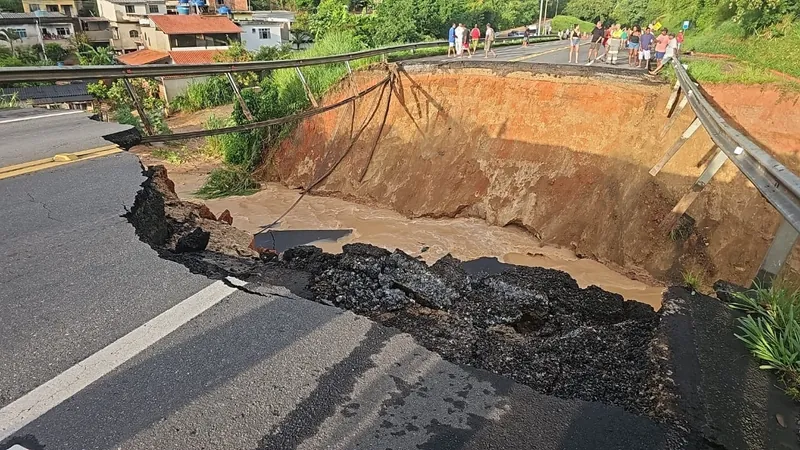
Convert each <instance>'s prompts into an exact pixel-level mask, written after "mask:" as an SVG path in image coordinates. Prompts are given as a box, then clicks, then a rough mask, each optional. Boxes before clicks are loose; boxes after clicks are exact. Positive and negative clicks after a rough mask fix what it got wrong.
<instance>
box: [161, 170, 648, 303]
mask: <svg viewBox="0 0 800 450" xmlns="http://www.w3.org/2000/svg"><path fill="white" fill-rule="evenodd" d="M171 177H172V178H173V180H174V181H175V182H176V189H177V191H178V195H179V196H180V197H181V198H183V199H187V200H192V196H191V192H192V191H193V190H194V186H195V183H194V182H193V181H190V180H186V179H182V178H183V177H181V176H180V175H178V174H173V175H171ZM298 195H299V194H298V192H297V191H296V190H292V189H289V188H286V187H284V186H283V185H281V184H278V183H265V184H264V185H263V189H262V190H261V191H260V192H258V193H256V194H254V195H251V196H247V197H228V198H222V199H215V200H205V201H204V202H205V204H206V205H207V206H208V207H209V208H211V210H212V211H213V212H215V213H220V212H222V211H223V210H225V209H228V210H230V212H231V214H232V215H233V217H234V223H233V224H234V226H236V227H237V228H240V229H242V230H245V231H247V232H249V233H253V234H255V233H257V232H259V231H260V230H261V228H262V227H263V226H264V225H266V224H269V223H272V222H273V221H274V220H275V219H276V218H278V217H279V216H280V215H281V214H282V213H283V212H284V211H286V210H287V209H288V208H289V206H291V204H292V203H294V201H295V200H297V197H298ZM195 200H196V199H195ZM274 229H276V230H329V229H352V230H353V231H352V233H350V234H348V235H347V236H345V237H343V238H341V239H339V240H337V241H333V242H332V241H318V242H314V245H316V246H318V247H320V248H322V249H323V250H324V251H326V252H330V253H339V252H341V250H342V246H343V245H344V244H347V243H352V242H364V243H369V244H373V245H376V246H379V247H384V248H387V249H390V250H393V249H395V248H399V249H400V250H403V251H404V252H406V253H408V254H410V255H413V256H420V257H421V258H422V259H424V260H425V261H426V262H427V263H429V264H433V262H435V261H436V260H438V259H439V258H441V257H442V256H444V255H446V254H447V253H450V254H452V255H453V256H455V257H456V258H459V259H461V260H471V259H477V258H481V257H487V256H488V257H496V258H497V259H498V260H499V261H502V262H506V263H511V264H518V265H528V266H538V267H546V268H552V269H558V270H563V271H564V272H567V273H569V274H570V275H571V276H572V277H573V278H575V280H576V281H577V282H578V284H579V285H580V286H581V287H587V286H589V285H592V284H594V285H597V286H599V287H601V288H603V289H605V290H607V291H610V292H616V293H618V294H620V295H622V296H623V297H625V299H628V300H637V301H640V302H643V303H647V304H649V305H651V306H652V307H653V308H655V309H658V308H659V307H660V306H661V295H662V291H663V287H662V286H659V285H656V284H654V283H645V282H642V281H637V280H632V279H630V278H628V277H626V276H625V275H622V274H620V273H618V272H616V271H614V270H613V269H611V268H609V267H607V266H605V265H603V264H602V263H600V262H597V261H594V260H590V259H585V258H579V257H578V256H576V255H575V253H574V252H572V251H570V250H568V249H564V248H559V247H555V246H552V245H544V244H542V243H541V242H540V241H539V240H537V239H536V238H535V237H533V236H532V235H531V234H530V233H527V232H525V231H523V230H520V229H516V228H513V227H498V226H492V225H489V224H487V223H486V221H484V220H481V219H469V218H464V219H461V218H459V219H428V218H415V219H409V218H407V217H405V216H403V215H401V214H399V213H397V212H395V211H392V210H389V209H382V208H376V207H370V206H365V205H362V204H357V203H352V202H349V201H346V200H342V199H338V198H334V197H318V196H306V197H305V198H304V199H303V200H302V201H301V202H300V203H299V204H298V205H297V207H295V208H294V209H293V210H292V211H291V212H290V213H289V214H288V215H287V216H286V217H285V218H284V219H283V220H282V221H281V223H280V224H279V226H277V227H275V228H274Z"/></svg>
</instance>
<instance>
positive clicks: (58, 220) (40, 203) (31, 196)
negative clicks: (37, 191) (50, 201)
mask: <svg viewBox="0 0 800 450" xmlns="http://www.w3.org/2000/svg"><path fill="white" fill-rule="evenodd" d="M25 194H27V195H28V198H29V199H30V201H31V203H36V204H38V205H41V206H42V209H44V210H45V212H46V213H47V218H48V219H50V220H54V221H56V222H59V223H64V221H63V220H61V219H56V218H55V217H53V211H50V208H48V207H47V204H46V203H44V202H41V201H39V200H36V198H34V197H33V195H31V193H30V192H27V191H26V192H25Z"/></svg>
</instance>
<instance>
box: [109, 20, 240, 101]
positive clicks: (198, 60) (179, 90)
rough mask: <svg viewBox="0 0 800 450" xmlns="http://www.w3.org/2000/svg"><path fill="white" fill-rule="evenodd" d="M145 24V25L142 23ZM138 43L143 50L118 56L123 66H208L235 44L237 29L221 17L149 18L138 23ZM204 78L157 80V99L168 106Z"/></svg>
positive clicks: (238, 37)
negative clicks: (139, 33) (140, 41)
mask: <svg viewBox="0 0 800 450" xmlns="http://www.w3.org/2000/svg"><path fill="white" fill-rule="evenodd" d="M145 22H146V23H145ZM142 23H143V24H142V26H141V30H142V43H143V44H144V45H145V46H146V47H147V48H145V49H142V50H138V51H135V52H132V53H128V54H124V55H120V56H118V57H117V60H118V61H119V62H120V63H122V64H127V65H143V64H209V63H213V62H215V61H214V56H215V55H217V54H218V53H220V52H222V51H224V50H227V49H228V43H229V42H235V41H239V40H240V39H241V38H240V35H241V32H242V30H241V28H239V27H238V26H237V25H236V24H235V23H233V22H231V20H230V19H228V18H227V17H225V16H211V15H199V14H191V15H173V14H169V15H153V16H150V17H148V19H147V20H146V21H143V22H142ZM207 78H208V77H207V76H194V77H175V76H172V77H159V78H158V81H159V83H160V85H161V86H160V91H161V97H162V98H163V99H164V100H165V101H166V102H167V104H169V102H170V101H171V100H172V99H174V98H175V97H176V96H178V95H181V94H183V93H184V92H186V88H187V87H188V86H189V85H190V84H191V83H195V82H199V81H203V80H205V79H207Z"/></svg>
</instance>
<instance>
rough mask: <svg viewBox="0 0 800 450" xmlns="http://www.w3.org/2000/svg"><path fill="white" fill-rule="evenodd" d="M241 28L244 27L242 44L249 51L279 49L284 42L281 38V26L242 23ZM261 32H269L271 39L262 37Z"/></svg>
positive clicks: (275, 24) (276, 24)
mask: <svg viewBox="0 0 800 450" xmlns="http://www.w3.org/2000/svg"><path fill="white" fill-rule="evenodd" d="M240 26H241V27H242V44H244V46H245V48H246V49H247V50H250V51H253V52H254V51H258V49H259V48H261V47H262V46H268V47H278V46H280V45H281V44H282V43H283V42H284V41H283V39H282V37H281V35H282V29H281V24H278V23H259V22H241V24H240ZM261 30H269V37H268V38H264V37H262V35H261Z"/></svg>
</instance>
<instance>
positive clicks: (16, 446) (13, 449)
mask: <svg viewBox="0 0 800 450" xmlns="http://www.w3.org/2000/svg"><path fill="white" fill-rule="evenodd" d="M8 450H28V448H27V447H23V446H21V445H19V444H14V446H13V447H11V448H10V449H8Z"/></svg>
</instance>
